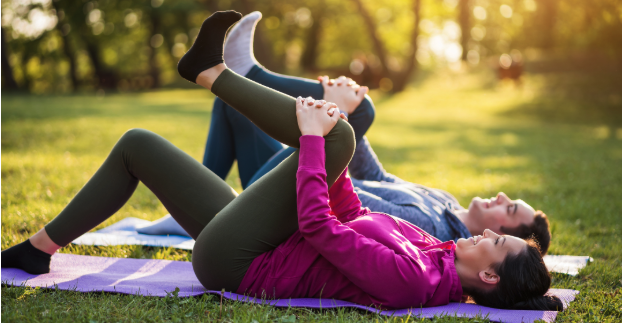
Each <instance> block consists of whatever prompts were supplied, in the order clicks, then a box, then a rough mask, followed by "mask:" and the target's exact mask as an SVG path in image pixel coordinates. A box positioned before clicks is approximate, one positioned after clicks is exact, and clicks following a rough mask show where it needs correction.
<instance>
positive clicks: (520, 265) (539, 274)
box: [464, 238, 563, 311]
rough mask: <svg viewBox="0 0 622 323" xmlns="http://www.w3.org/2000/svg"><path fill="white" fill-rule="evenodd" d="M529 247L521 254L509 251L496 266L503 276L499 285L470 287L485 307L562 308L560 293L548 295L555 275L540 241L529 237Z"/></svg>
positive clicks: (558, 309)
mask: <svg viewBox="0 0 622 323" xmlns="http://www.w3.org/2000/svg"><path fill="white" fill-rule="evenodd" d="M526 242H527V246H526V247H525V249H523V250H522V251H521V252H519V253H517V254H508V255H507V256H506V257H505V259H504V260H503V261H502V262H501V263H499V264H497V265H496V266H495V272H496V273H497V275H499V282H498V283H497V287H496V288H494V289H492V290H489V291H486V290H481V289H471V290H466V289H465V291H464V292H465V293H466V294H468V295H469V296H471V298H472V299H473V300H474V301H475V303H477V304H479V305H483V306H488V307H494V308H503V309H517V310H545V311H562V310H563V304H562V301H561V300H560V299H559V297H557V296H549V295H545V294H546V292H547V291H548V290H549V287H550V286H551V276H550V275H549V271H548V270H547V269H546V266H545V265H544V261H543V260H542V255H541V253H540V248H539V246H538V244H537V242H536V241H535V240H534V239H532V238H529V239H527V240H526Z"/></svg>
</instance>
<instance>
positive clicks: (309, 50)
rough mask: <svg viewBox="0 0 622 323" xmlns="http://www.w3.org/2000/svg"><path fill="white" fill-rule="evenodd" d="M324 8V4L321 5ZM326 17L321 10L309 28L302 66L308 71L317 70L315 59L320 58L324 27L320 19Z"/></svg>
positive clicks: (301, 61)
mask: <svg viewBox="0 0 622 323" xmlns="http://www.w3.org/2000/svg"><path fill="white" fill-rule="evenodd" d="M320 7H321V8H323V7H324V6H323V4H320ZM322 16H324V11H323V10H320V11H319V12H318V13H317V14H315V17H313V25H312V26H311V28H309V31H308V33H307V37H306V38H307V39H306V41H305V50H304V52H303V53H302V58H301V60H300V65H301V66H302V68H303V69H305V70H307V71H315V70H317V68H316V66H315V59H316V58H317V56H318V48H319V43H320V36H321V35H322V27H321V24H320V19H319V18H320V17H322Z"/></svg>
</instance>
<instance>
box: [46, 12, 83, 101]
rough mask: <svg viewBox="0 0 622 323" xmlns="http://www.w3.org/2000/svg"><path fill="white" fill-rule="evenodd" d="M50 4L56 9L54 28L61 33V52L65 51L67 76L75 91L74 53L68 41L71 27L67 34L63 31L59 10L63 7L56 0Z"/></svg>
mask: <svg viewBox="0 0 622 323" xmlns="http://www.w3.org/2000/svg"><path fill="white" fill-rule="evenodd" d="M51 4H52V7H53V8H54V10H55V11H56V17H57V18H58V22H57V23H56V30H57V31H58V32H59V33H60V34H61V36H62V38H63V52H64V53H65V56H67V60H68V61H69V78H70V79H71V90H72V91H75V90H76V89H77V88H78V85H79V83H78V77H77V73H76V55H75V51H74V50H72V48H71V44H70V43H69V33H71V28H70V29H69V32H68V33H67V35H65V34H64V33H63V28H62V26H63V24H62V23H61V22H62V21H63V20H64V18H65V17H64V16H63V15H61V10H64V8H60V7H59V5H58V3H57V1H52V2H51ZM67 20H68V19H67ZM67 24H69V22H67ZM69 26H70V27H71V24H69Z"/></svg>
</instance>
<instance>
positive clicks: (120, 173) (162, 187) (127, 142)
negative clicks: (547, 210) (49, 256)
mask: <svg viewBox="0 0 622 323" xmlns="http://www.w3.org/2000/svg"><path fill="white" fill-rule="evenodd" d="M138 181H141V182H143V183H144V184H145V185H146V186H147V187H148V188H149V189H150V190H151V191H152V192H153V193H154V194H155V195H156V196H157V197H158V199H160V201H161V202H162V203H163V204H164V206H165V207H166V209H167V210H168V211H169V212H170V213H171V215H172V216H173V217H174V218H175V220H177V222H179V224H181V225H182V226H183V228H184V229H185V230H186V231H187V232H188V233H189V234H190V235H191V236H192V237H194V238H196V237H198V235H199V233H200V232H201V230H202V229H203V228H204V227H205V226H206V225H207V224H208V223H209V222H210V220H211V219H212V218H213V217H214V216H215V215H216V213H218V212H219V211H220V210H221V209H222V208H223V207H224V206H226V205H227V204H228V203H229V202H231V201H232V200H233V199H234V198H235V196H236V193H235V191H233V189H231V188H230V187H229V186H228V185H227V184H226V183H225V182H224V181H223V180H221V179H220V178H219V177H218V176H216V175H215V174H214V173H212V172H211V171H210V170H208V169H207V168H205V167H204V166H203V165H201V163H199V162H197V161H196V160H195V159H194V158H192V157H191V156H189V155H188V154H186V153H184V152H183V151H181V150H180V149H179V148H177V147H175V146H174V145H173V144H172V143H170V142H169V141H167V140H166V139H164V138H162V137H160V136H158V135H156V134H154V133H153V132H150V131H147V130H143V129H132V130H130V131H128V132H126V133H125V134H124V135H123V137H121V139H120V140H119V142H117V144H116V145H115V147H114V148H113V149H112V151H111V153H110V155H109V156H108V157H107V158H106V161H104V163H103V164H102V166H101V167H100V168H99V170H98V171H97V172H96V173H95V175H93V177H92V178H91V179H90V180H89V181H88V182H87V183H86V185H85V186H84V187H83V188H82V189H81V190H80V192H78V194H77V195H76V196H75V197H74V198H73V200H72V201H71V202H70V203H69V204H68V205H67V206H66V207H65V209H64V210H63V211H62V212H61V213H60V214H59V215H58V216H57V217H56V218H55V219H54V220H52V222H50V223H49V224H48V225H46V227H45V230H46V232H47V233H48V235H49V236H50V238H51V239H52V240H53V241H54V242H55V243H56V244H58V245H60V246H64V245H66V244H68V243H70V242H71V241H73V240H74V239H75V238H77V237H79V236H80V235H82V234H83V233H85V232H87V231H89V230H91V229H92V228H94V227H95V226H97V225H98V224H100V223H101V222H103V221H104V220H106V219H107V218H108V217H110V216H111V215H113V214H114V213H115V212H116V211H118V210H119V209H120V208H121V207H122V206H123V205H124V204H125V203H126V202H127V200H128V199H129V198H130V196H131V195H132V193H133V192H134V190H135V189H136V186H137V185H138Z"/></svg>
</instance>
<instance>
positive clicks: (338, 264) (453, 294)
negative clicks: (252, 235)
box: [237, 136, 462, 309]
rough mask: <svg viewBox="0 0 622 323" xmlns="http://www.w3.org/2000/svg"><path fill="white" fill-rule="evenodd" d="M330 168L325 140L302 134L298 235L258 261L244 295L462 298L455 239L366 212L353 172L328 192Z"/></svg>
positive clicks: (390, 302)
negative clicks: (326, 161) (326, 165)
mask: <svg viewBox="0 0 622 323" xmlns="http://www.w3.org/2000/svg"><path fill="white" fill-rule="evenodd" d="M324 163H325V153H324V138H322V137H318V136H302V137H300V158H299V165H298V173H297V185H296V186H297V194H298V224H299V231H297V232H296V233H294V234H293V235H292V236H291V237H290V238H289V239H288V240H287V241H285V242H284V243H282V244H281V245H279V246H278V247H277V248H276V249H275V250H273V251H270V252H266V253H264V254H262V255H261V256H259V257H257V258H256V259H255V260H254V261H253V263H252V264H251V266H250V268H249V269H248V271H247V272H246V275H245V276H244V279H243V280H242V283H241V284H240V287H239V288H238V291H237V292H238V293H241V294H246V295H251V296H254V297H266V298H277V299H279V298H280V299H282V298H329V299H339V300H345V301H350V302H354V303H358V304H362V305H366V306H379V307H381V308H385V309H395V308H408V307H422V306H423V307H430V306H439V305H445V304H447V303H449V302H450V301H456V302H457V301H460V299H461V297H462V286H461V285H460V280H459V278H458V274H457V272H456V268H455V266H454V251H455V248H456V247H455V244H454V242H453V241H449V242H441V241H439V240H438V239H436V238H434V237H432V236H430V235H429V234H428V233H426V232H425V231H423V230H421V229H419V228H418V227H417V226H415V225H413V224H410V223H408V222H406V221H403V220H400V219H398V218H394V217H392V216H390V215H387V214H383V213H372V212H370V211H369V209H367V208H362V207H361V202H360V201H359V199H358V196H357V195H356V193H355V192H354V189H353V187H352V182H351V181H350V178H349V177H348V176H347V175H346V173H347V171H344V172H343V174H341V176H340V177H339V178H338V179H337V181H336V182H335V184H333V186H332V187H331V189H330V191H329V190H328V186H327V184H326V170H325V167H324Z"/></svg>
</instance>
